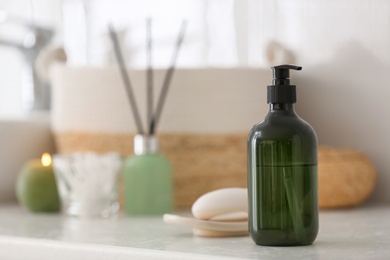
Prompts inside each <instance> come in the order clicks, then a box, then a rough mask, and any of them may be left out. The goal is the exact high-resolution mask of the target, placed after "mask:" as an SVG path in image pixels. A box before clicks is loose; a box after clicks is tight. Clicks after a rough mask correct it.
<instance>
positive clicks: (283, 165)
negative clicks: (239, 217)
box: [248, 65, 318, 246]
mask: <svg viewBox="0 0 390 260" xmlns="http://www.w3.org/2000/svg"><path fill="white" fill-rule="evenodd" d="M272 69H273V82H272V85H271V86H268V88H267V92H268V93H267V102H268V103H269V105H270V111H269V113H268V114H267V116H266V117H265V119H264V120H263V121H261V122H260V123H258V124H256V125H255V126H254V127H253V128H252V130H251V131H250V133H249V136H248V202H249V230H250V234H251V237H252V239H253V241H254V242H255V243H256V244H258V245H263V246H300V245H302V246H303V245H310V244H312V243H313V242H314V240H315V239H316V237H317V233H318V184H317V182H318V180H317V179H318V177H317V168H318V167H317V165H318V159H317V137H316V134H315V132H314V130H313V128H312V127H311V126H310V125H309V124H308V123H306V122H305V121H304V120H302V119H301V118H300V117H299V116H298V115H297V114H296V112H295V111H294V103H295V102H296V90H295V89H296V86H294V85H290V79H289V72H290V69H293V70H301V69H302V67H298V66H293V65H280V66H275V67H272Z"/></svg>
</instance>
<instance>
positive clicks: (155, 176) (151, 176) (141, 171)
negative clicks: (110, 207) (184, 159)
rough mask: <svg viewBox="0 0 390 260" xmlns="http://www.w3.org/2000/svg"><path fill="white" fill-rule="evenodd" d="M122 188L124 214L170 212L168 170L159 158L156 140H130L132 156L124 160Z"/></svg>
mask: <svg viewBox="0 0 390 260" xmlns="http://www.w3.org/2000/svg"><path fill="white" fill-rule="evenodd" d="M124 184H125V210H126V213H128V214H131V215H139V214H163V213H167V212H171V211H172V208H173V203H172V201H173V191H172V167H171V164H170V162H169V161H168V160H167V159H166V158H165V157H164V156H162V155H161V154H159V152H158V140H157V138H156V136H154V135H136V136H135V137H134V155H133V156H131V157H129V158H128V159H127V160H126V163H125V168H124Z"/></svg>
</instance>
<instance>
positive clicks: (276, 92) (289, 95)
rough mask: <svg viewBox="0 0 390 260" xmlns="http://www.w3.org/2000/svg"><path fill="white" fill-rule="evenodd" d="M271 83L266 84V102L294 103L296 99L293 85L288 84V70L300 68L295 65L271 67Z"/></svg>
mask: <svg viewBox="0 0 390 260" xmlns="http://www.w3.org/2000/svg"><path fill="white" fill-rule="evenodd" d="M271 69H272V73H273V80H272V85H271V86H268V94H267V102H268V103H295V102H296V101H297V97H296V91H295V85H290V70H301V69H302V67H300V66H295V65H288V64H285V65H279V66H274V67H271Z"/></svg>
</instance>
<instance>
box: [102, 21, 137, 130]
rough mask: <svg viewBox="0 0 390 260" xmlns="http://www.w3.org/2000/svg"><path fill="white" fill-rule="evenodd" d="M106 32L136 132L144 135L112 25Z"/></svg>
mask: <svg viewBox="0 0 390 260" xmlns="http://www.w3.org/2000/svg"><path fill="white" fill-rule="evenodd" d="M108 30H109V31H110V37H111V40H112V43H113V45H114V50H115V56H116V59H117V61H118V64H119V67H120V71H121V75H122V80H123V83H124V84H125V87H126V88H125V89H126V91H127V97H128V99H129V102H130V106H131V110H132V111H133V116H134V121H135V124H136V127H137V130H138V133H139V134H141V135H142V134H144V129H143V127H142V122H141V117H140V115H139V112H138V108H137V103H136V101H135V98H134V93H133V89H132V87H131V82H130V77H129V74H128V72H127V69H126V64H125V61H124V59H123V55H122V52H121V49H120V46H119V41H118V37H117V35H116V32H115V30H114V27H113V25H112V24H108Z"/></svg>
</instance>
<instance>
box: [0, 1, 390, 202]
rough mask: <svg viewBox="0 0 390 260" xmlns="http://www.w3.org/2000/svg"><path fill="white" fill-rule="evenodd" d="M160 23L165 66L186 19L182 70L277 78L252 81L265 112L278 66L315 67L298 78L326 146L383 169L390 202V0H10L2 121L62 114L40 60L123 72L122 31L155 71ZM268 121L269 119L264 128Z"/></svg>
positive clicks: (301, 110)
mask: <svg viewBox="0 0 390 260" xmlns="http://www.w3.org/2000/svg"><path fill="white" fill-rule="evenodd" d="M148 17H151V18H152V19H153V37H154V42H153V48H154V53H153V63H154V65H155V66H156V67H158V68H164V67H167V66H168V65H169V61H170V55H171V52H172V49H173V46H174V43H175V39H176V35H177V33H178V31H179V28H180V24H181V21H182V20H183V19H186V20H187V21H188V28H187V32H186V38H185V41H184V43H183V46H182V50H181V53H180V56H179V59H178V62H177V67H178V68H200V69H208V68H235V69H237V68H242V69H259V71H267V73H262V74H261V75H268V76H267V78H265V79H264V80H262V81H261V82H251V84H253V85H256V84H258V88H259V91H258V92H257V93H254V95H257V94H258V93H262V94H263V96H261V95H259V96H258V102H259V104H260V105H261V106H263V107H266V104H265V103H266V99H265V97H264V95H265V91H266V85H265V84H267V83H271V71H270V70H269V67H270V66H272V65H276V64H277V63H279V62H294V63H296V64H298V65H301V66H303V71H302V72H301V73H294V74H293V78H294V79H293V80H294V82H295V83H296V85H297V86H298V104H297V111H298V114H299V115H301V116H302V117H303V118H305V119H306V120H307V121H308V122H310V124H311V125H312V126H313V127H314V128H315V130H316V132H317V135H318V138H319V143H320V144H322V145H331V146H336V147H349V148H354V149H359V150H361V151H363V152H364V153H365V154H367V155H368V156H369V158H370V159H371V160H372V161H373V162H374V164H375V166H376V168H377V170H378V181H377V187H376V190H375V193H374V196H373V197H372V200H373V201H386V202H390V190H389V189H388V188H387V187H388V186H389V185H390V174H389V172H390V165H389V164H388V160H389V158H390V120H389V119H388V117H387V116H388V114H389V112H390V102H389V97H390V49H389V46H390V2H389V1H386V0H377V1H375V2H373V1H369V0H340V1H329V0H317V1H310V0H299V1H298V0H297V1H291V0H264V1H260V0H164V1H158V0H143V1H135V0H84V1H82V0H0V118H1V119H13V118H20V117H29V116H34V115H36V114H47V115H49V114H50V110H51V109H50V105H48V103H47V102H48V100H50V86H45V87H42V89H41V92H42V93H41V94H40V95H38V97H37V95H35V94H34V88H33V85H34V77H33V76H32V75H33V74H32V72H31V60H32V59H34V58H35V56H34V52H39V50H40V49H44V48H45V47H47V46H63V47H64V49H65V51H66V54H67V57H68V61H67V63H68V64H69V65H72V66H76V67H77V66H102V67H103V66H108V65H113V64H116V61H115V56H114V53H113V50H112V44H111V42H110V39H109V35H108V32H107V24H108V23H109V22H112V23H113V24H114V26H115V28H116V30H117V31H118V34H119V38H120V41H121V44H122V46H123V49H124V51H125V53H126V61H127V64H128V66H129V67H130V68H135V69H144V68H145V66H146V57H145V47H146V44H145V39H146V30H145V23H146V19H147V18H148ZM29 62H30V63H29ZM35 84H37V83H36V82H35ZM245 91H247V90H246V86H245V84H244V83H243V85H242V92H245ZM220 95H224V93H221V94H220ZM49 103H50V102H49ZM232 106H234V104H232ZM265 113H266V109H259V113H258V117H257V119H258V120H260V119H262V118H263V117H264V115H265ZM230 120H231V121H232V122H234V120H235V118H234V117H232V118H231V119H230ZM251 120H252V119H251ZM254 123H256V122H255V121H253V124H254ZM250 127H251V126H250V125H248V126H247V129H248V131H249V130H250ZM243 128H246V126H244V127H243ZM0 131H1V129H0Z"/></svg>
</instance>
